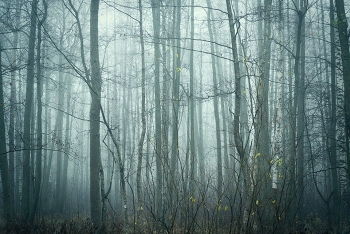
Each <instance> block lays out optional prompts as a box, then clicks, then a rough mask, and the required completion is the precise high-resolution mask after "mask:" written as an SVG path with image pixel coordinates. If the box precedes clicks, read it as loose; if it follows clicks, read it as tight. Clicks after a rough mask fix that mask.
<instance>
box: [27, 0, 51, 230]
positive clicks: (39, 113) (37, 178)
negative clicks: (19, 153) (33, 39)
mask: <svg viewBox="0 0 350 234" xmlns="http://www.w3.org/2000/svg"><path fill="white" fill-rule="evenodd" d="M43 3H44V8H45V10H44V16H43V18H42V19H41V20H39V22H38V45H37V53H36V56H37V57H36V64H37V66H36V68H37V69H36V76H37V77H36V78H37V91H36V92H37V102H38V109H37V116H36V117H37V151H36V169H35V185H34V186H35V187H34V201H33V206H32V208H31V211H30V214H29V222H30V223H33V221H34V217H35V213H36V210H37V207H38V203H39V198H40V192H41V181H42V147H43V139H42V137H43V136H42V132H43V131H42V108H43V105H42V100H41V98H42V92H43V86H42V84H43V79H42V78H43V75H42V74H43V73H42V71H41V59H40V56H41V43H42V40H41V27H42V25H43V23H44V22H45V20H46V16H47V3H46V1H45V0H44V1H43Z"/></svg>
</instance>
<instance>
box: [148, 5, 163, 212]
mask: <svg viewBox="0 0 350 234" xmlns="http://www.w3.org/2000/svg"><path fill="white" fill-rule="evenodd" d="M151 4H152V19H153V35H154V36H153V40H154V83H155V86H154V101H155V139H156V149H155V157H156V166H157V183H156V184H157V191H156V214H157V217H158V218H159V217H160V214H161V212H162V190H163V179H162V177H163V175H162V138H161V136H162V129H161V126H162V122H161V121H162V120H161V112H160V81H159V76H160V73H159V72H160V40H159V36H160V1H159V0H152V2H151Z"/></svg>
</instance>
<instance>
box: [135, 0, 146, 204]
mask: <svg viewBox="0 0 350 234" xmlns="http://www.w3.org/2000/svg"><path fill="white" fill-rule="evenodd" d="M139 12H140V43H141V66H142V68H141V69H142V74H141V75H142V77H141V89H142V93H141V122H142V127H141V128H142V130H141V137H140V141H139V145H138V160H137V176H136V183H137V199H138V210H139V211H142V210H143V198H142V187H141V186H142V185H141V169H142V159H143V144H144V141H145V135H146V127H147V126H146V90H145V80H146V68H145V45H144V40H143V13H142V2H141V0H139Z"/></svg>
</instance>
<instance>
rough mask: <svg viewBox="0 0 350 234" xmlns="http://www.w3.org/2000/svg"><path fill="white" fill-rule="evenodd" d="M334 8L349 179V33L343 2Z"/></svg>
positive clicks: (341, 0) (336, 1)
mask: <svg viewBox="0 0 350 234" xmlns="http://www.w3.org/2000/svg"><path fill="white" fill-rule="evenodd" d="M335 8H336V12H337V20H336V21H335V25H336V26H337V28H338V35H339V41H340V50H341V60H342V67H343V72H342V73H343V80H344V115H345V139H346V142H345V144H346V145H345V149H346V156H347V164H348V167H347V168H348V172H347V174H348V177H349V178H350V172H349V171H350V148H349V138H350V49H349V32H348V21H347V18H346V14H345V7H344V0H335Z"/></svg>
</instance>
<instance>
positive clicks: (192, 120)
mask: <svg viewBox="0 0 350 234" xmlns="http://www.w3.org/2000/svg"><path fill="white" fill-rule="evenodd" d="M193 49H194V0H191V51H190V97H189V98H190V113H189V114H190V126H191V129H190V140H191V142H190V144H191V146H190V149H191V150H190V151H191V159H190V164H191V167H190V196H194V192H195V191H194V183H195V173H196V172H195V159H196V151H195V149H196V148H195V144H196V142H195V134H194V133H195V116H194V110H195V104H194V70H195V69H194V61H193V60H194V58H193ZM190 217H192V214H191V216H190Z"/></svg>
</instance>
